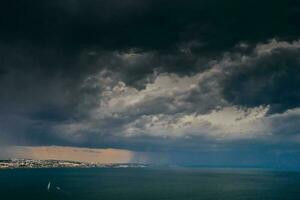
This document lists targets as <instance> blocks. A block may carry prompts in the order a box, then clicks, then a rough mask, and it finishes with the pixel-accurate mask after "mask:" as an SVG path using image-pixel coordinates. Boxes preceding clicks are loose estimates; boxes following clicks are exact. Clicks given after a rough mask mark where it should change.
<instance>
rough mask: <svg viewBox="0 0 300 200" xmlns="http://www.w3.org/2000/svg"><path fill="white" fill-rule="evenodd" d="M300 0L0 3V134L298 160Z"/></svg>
mask: <svg viewBox="0 0 300 200" xmlns="http://www.w3.org/2000/svg"><path fill="white" fill-rule="evenodd" d="M299 19H300V2H298V1H293V0H282V1H280V0H278V1H261V0H260V1H258V0H252V1H238V0H185V1H179V0H172V1H170V0H169V1H167V0H160V1H158V0H139V1H137V0H122V1H118V0H82V1H80V0H51V1H49V0H48V1H47V0H30V1H17V0H10V1H3V2H1V3H0V30H1V31H0V92H1V93H0V94H1V95H0V145H2V146H23V147H24V146H43V147H45V146H51V145H55V146H71V147H85V148H116V149H125V150H128V151H136V152H145V153H147V154H149V159H148V160H153V162H156V161H157V162H158V161H159V162H162V163H168V164H179V165H180V164H182V165H207V166H257V167H280V168H282V167H283V168H284V167H293V168H297V167H299V166H300V165H299V164H300V149H299V147H300V20H299Z"/></svg>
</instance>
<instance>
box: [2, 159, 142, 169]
mask: <svg viewBox="0 0 300 200" xmlns="http://www.w3.org/2000/svg"><path fill="white" fill-rule="evenodd" d="M129 167H133V168H142V167H147V165H145V164H139V163H126V164H124V163H108V164H102V163H86V162H77V161H65V160H31V159H9V160H0V169H18V168H129Z"/></svg>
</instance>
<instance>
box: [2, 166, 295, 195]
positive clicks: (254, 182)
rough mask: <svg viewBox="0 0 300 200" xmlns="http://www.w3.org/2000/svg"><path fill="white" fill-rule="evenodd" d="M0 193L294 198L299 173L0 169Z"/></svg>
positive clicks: (215, 170)
mask: <svg viewBox="0 0 300 200" xmlns="http://www.w3.org/2000/svg"><path fill="white" fill-rule="evenodd" d="M49 181H50V182H51V184H50V185H51V186H50V190H49V191H48V190H47V184H48V182H49ZM0 199H1V200H17V199H18V200H19V199H20V200H27V199H28V200H31V199H39V200H43V199H46V200H48V199H49V200H50V199H72V200H92V199H93V200H146V199H147V200H167V199H169V200H189V199H190V200H192V199H193V200H201V199H203V200H240V199H249V200H250V199H253V200H254V199H255V200H276V199H282V200H289V199H295V200H299V199H300V173H298V172H276V171H273V172H272V171H259V170H245V169H244V170H221V169H211V170H209V169H104V168H103V169H100V168H99V169H16V170H0Z"/></svg>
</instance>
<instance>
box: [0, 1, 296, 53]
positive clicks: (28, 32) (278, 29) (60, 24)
mask: <svg viewBox="0 0 300 200" xmlns="http://www.w3.org/2000/svg"><path fill="white" fill-rule="evenodd" d="M297 4H298V3H297V2H296V1H276V2H272V3H269V2H261V1H251V2H244V1H237V0H231V1H225V0H221V1H220V0H213V1H196V0H189V1H184V2H182V1H156V0H152V1H150V0H145V1H133V0H125V1H115V0H113V1H111V0H100V1H96V0H86V1H78V0H73V1H72V0H64V1H59V0H54V1H45V0H44V1H43V0H42V1H38V0H31V1H21V2H20V1H15V0H13V1H9V2H2V3H1V22H0V26H1V30H2V31H1V34H0V36H1V38H2V41H5V42H18V41H29V42H30V43H32V44H35V45H38V46H45V45H46V46H55V47H57V48H62V49H68V50H69V51H75V50H78V49H82V48H91V47H95V48H99V47H100V48H110V49H118V50H119V49H123V48H125V49H126V48H133V47H135V48H139V49H155V50H171V49H173V48H174V47H176V45H177V44H178V43H180V42H186V41H191V40H196V41H199V43H200V44H201V45H200V46H198V47H195V48H194V49H193V51H197V52H201V53H203V54H207V53H211V52H218V51H222V50H226V49H228V48H231V47H233V46H235V45H236V44H237V43H239V42H241V41H245V42H250V43H252V42H257V41H262V40H266V39H269V38H273V37H284V38H290V39H292V38H293V37H297V36H298V34H299V31H300V29H299V28H298V27H299V26H298V25H299V24H298V23H299V22H298V20H296V19H297V17H299V10H297Z"/></svg>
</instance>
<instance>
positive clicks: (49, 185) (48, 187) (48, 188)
mask: <svg viewBox="0 0 300 200" xmlns="http://www.w3.org/2000/svg"><path fill="white" fill-rule="evenodd" d="M50 187H51V182H50V181H49V183H48V185H47V190H48V191H49V190H50Z"/></svg>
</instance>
